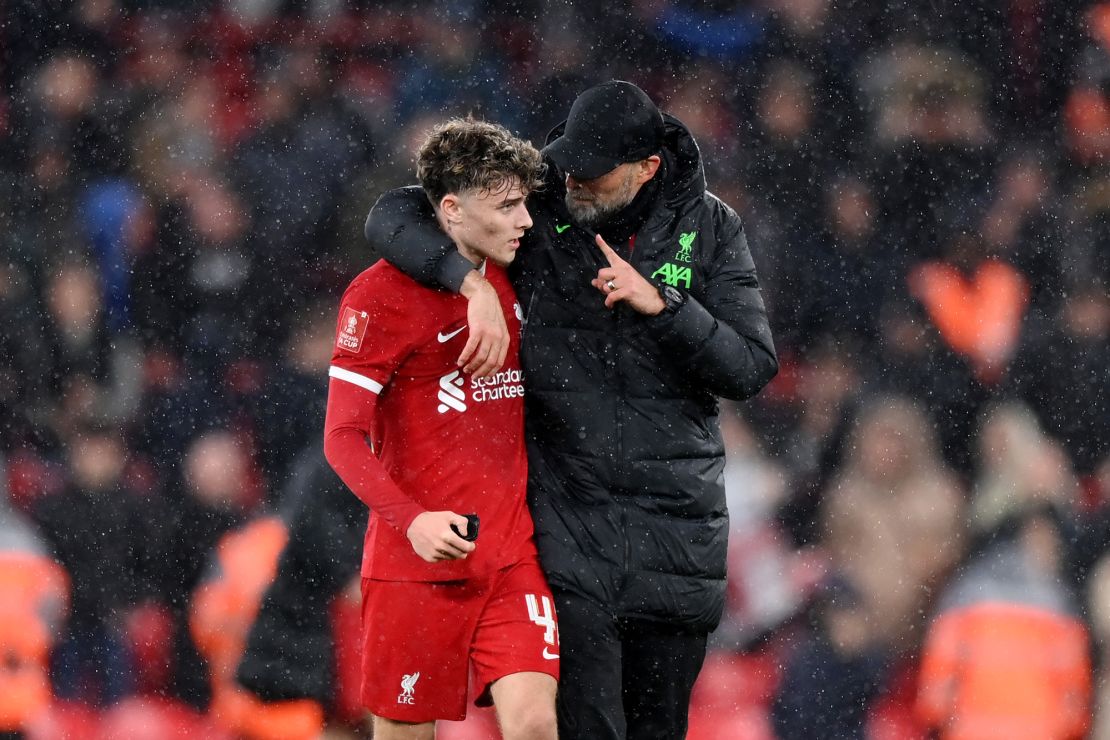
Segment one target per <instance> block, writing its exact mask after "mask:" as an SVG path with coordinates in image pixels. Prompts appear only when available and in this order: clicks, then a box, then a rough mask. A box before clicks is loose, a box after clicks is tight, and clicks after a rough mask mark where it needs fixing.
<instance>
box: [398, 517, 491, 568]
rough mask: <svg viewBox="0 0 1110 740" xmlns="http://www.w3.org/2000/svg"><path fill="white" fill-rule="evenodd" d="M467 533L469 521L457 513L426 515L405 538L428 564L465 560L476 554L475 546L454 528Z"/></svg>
mask: <svg viewBox="0 0 1110 740" xmlns="http://www.w3.org/2000/svg"><path fill="white" fill-rule="evenodd" d="M452 524H454V525H455V526H456V527H458V528H459V531H460V532H465V531H466V517H465V516H462V515H461V514H456V513H455V512H453V511H425V512H424V513H423V514H420V515H418V516H417V517H416V518H415V519H413V520H412V524H410V525H409V530H408V532H406V533H405V535H406V536H407V537H408V538H409V542H411V543H412V549H413V550H414V551H415V552H416V554H417V555H419V556H420V558H421V559H422V560H424V562H427V563H438V562H439V561H441V560H463V559H465V558H466V556H467V555H469V554H470V553H471V552H473V551H474V548H475V544H474V543H473V542H467V541H466V540H464V539H463V538H462V537H459V536H458V535H457V534H456V533H455V532H454V530H452V529H451V525H452Z"/></svg>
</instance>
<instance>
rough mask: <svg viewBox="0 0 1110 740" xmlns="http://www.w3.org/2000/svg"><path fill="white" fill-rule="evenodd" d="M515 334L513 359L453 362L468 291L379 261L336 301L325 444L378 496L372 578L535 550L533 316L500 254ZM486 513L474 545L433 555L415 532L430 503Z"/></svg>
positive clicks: (404, 577)
mask: <svg viewBox="0 0 1110 740" xmlns="http://www.w3.org/2000/svg"><path fill="white" fill-rule="evenodd" d="M486 278H487V279H488V280H489V281H490V283H491V284H493V286H494V287H495V288H496V290H497V293H498V295H499V296H500V298H501V305H502V309H503V310H504V312H505V319H506V322H507V323H508V325H509V333H510V336H511V342H510V345H509V351H508V356H507V358H506V360H505V365H504V367H502V368H501V370H500V371H498V372H497V374H496V375H494V376H493V377H489V378H480V379H477V380H475V379H474V378H472V377H470V376H469V375H467V374H465V373H464V372H462V370H461V368H459V367H458V366H457V365H456V361H457V360H458V357H459V355H460V354H461V352H462V349H463V346H464V345H465V344H466V339H467V335H468V332H467V329H466V309H467V301H466V299H465V298H463V297H462V296H458V295H453V294H449V293H446V292H443V291H438V290H431V289H429V288H425V287H423V286H421V285H419V284H418V283H416V282H415V281H413V280H412V279H411V278H409V277H407V276H405V275H404V274H402V273H401V272H400V271H399V270H397V269H396V268H395V267H393V266H392V265H390V264H388V263H387V262H385V261H380V262H378V263H377V264H375V265H374V266H373V267H371V268H370V269H368V270H366V271H365V272H363V273H362V274H361V275H359V276H358V277H357V278H355V280H354V281H353V282H352V283H351V285H350V286H349V287H348V288H347V291H346V293H345V294H344V295H343V300H342V302H341V303H340V307H339V323H338V326H337V330H336V342H335V351H334V354H333V356H332V364H331V369H330V371H329V374H330V375H331V382H330V386H329V391H328V411H327V421H326V423H325V438H326V444H325V449H326V450H327V452H328V460H329V461H330V462H331V463H332V465H333V467H335V469H336V472H338V473H339V475H340V477H341V478H342V479H343V481H344V482H345V483H346V484H347V485H348V486H349V487H350V488H351V490H352V491H354V493H355V494H356V495H357V496H358V497H359V498H360V499H362V500H363V501H364V502H365V503H366V505H367V506H369V507H370V509H371V513H370V522H369V526H368V528H367V531H366V540H365V543H364V551H363V559H362V575H363V576H364V577H366V578H376V579H380V580H400V581H444V580H456V579H462V578H467V577H469V576H472V575H479V574H485V573H489V572H491V571H493V570H495V569H498V568H502V567H504V566H506V565H510V564H512V563H515V562H517V561H519V560H521V559H523V558H525V557H529V556H533V555H534V554H535V545H534V544H533V542H532V518H531V516H530V515H529V513H528V508H527V505H526V502H525V486H526V483H527V480H526V478H527V463H526V458H525V450H524V379H523V376H522V374H521V370H520V329H521V321H522V318H523V314H522V313H521V309H520V306H519V304H518V303H517V302H516V297H515V295H514V294H513V290H512V287H511V286H510V284H509V280H508V278H507V276H506V275H505V271H504V270H503V269H501V268H498V267H496V266H495V265H492V264H490V265H489V266H488V269H487V270H486ZM442 510H450V511H453V512H455V513H457V514H477V515H478V516H479V519H480V522H481V524H480V527H479V537H478V540H477V542H476V545H477V547H476V548H475V550H474V551H473V552H472V553H470V555H469V557H467V558H465V559H463V560H447V561H442V562H438V563H427V562H425V561H424V560H422V559H421V558H420V556H419V555H417V554H416V552H415V551H414V550H413V549H412V544H411V543H410V542H409V540H408V537H406V535H405V532H406V531H407V530H408V527H409V524H411V522H412V520H413V519H414V518H416V516H417V515H418V514H420V513H422V512H424V511H442Z"/></svg>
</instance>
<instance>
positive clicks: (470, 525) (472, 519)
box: [451, 514, 478, 542]
mask: <svg viewBox="0 0 1110 740" xmlns="http://www.w3.org/2000/svg"><path fill="white" fill-rule="evenodd" d="M463 516H465V517H466V533H465V534H464V533H462V532H460V531H459V528H458V527H456V526H455V525H454V524H452V525H451V529H452V530H454V532H455V534H457V535H458V536H459V537H462V538H463V539H464V540H466V541H467V542H473V541H474V540H476V539H478V515H477V514H463Z"/></svg>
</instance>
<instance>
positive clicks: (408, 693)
mask: <svg viewBox="0 0 1110 740" xmlns="http://www.w3.org/2000/svg"><path fill="white" fill-rule="evenodd" d="M419 680H420V671H416V672H415V673H406V674H405V675H404V676H402V677H401V693H400V694H398V696H397V703H398V704H415V703H416V697H415V695H414V694H415V692H416V682H417V681H419Z"/></svg>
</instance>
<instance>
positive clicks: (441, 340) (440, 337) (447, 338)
mask: <svg viewBox="0 0 1110 740" xmlns="http://www.w3.org/2000/svg"><path fill="white" fill-rule="evenodd" d="M465 328H466V327H465V326H460V327H459V328H458V329H455V331H453V332H451V333H450V334H444V333H443V332H440V333H439V334H438V335H437V336H436V339H438V340H439V343H440V344H443V343H444V342H449V341H451V339H452V338H453V337H454V336H455V335H456V334H458V333H459V332H460V331H462V330H463V329H465Z"/></svg>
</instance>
